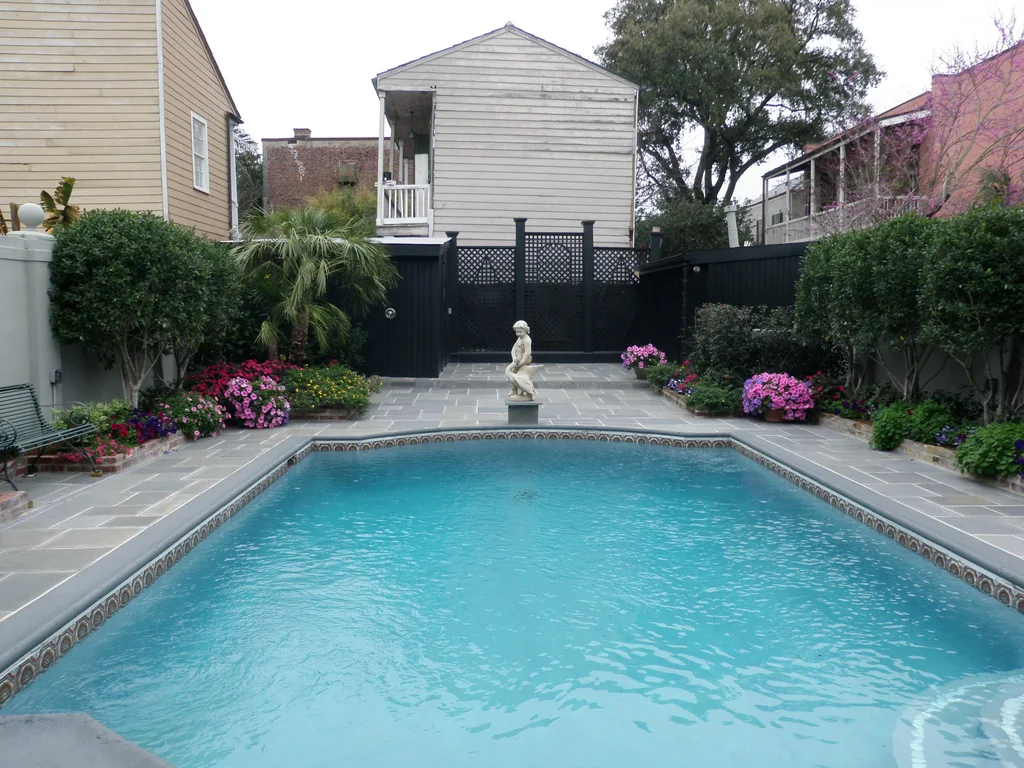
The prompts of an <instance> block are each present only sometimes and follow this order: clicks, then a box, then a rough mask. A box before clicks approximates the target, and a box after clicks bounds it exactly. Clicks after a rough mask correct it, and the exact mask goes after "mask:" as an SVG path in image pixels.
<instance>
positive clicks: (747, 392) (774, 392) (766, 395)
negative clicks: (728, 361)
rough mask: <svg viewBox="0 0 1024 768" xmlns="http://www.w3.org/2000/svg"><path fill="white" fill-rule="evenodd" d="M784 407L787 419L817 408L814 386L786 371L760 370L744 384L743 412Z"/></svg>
mask: <svg viewBox="0 0 1024 768" xmlns="http://www.w3.org/2000/svg"><path fill="white" fill-rule="evenodd" d="M766 408H771V409H773V410H776V411H782V418H783V420H785V421H803V420H804V419H806V418H807V412H808V411H810V410H811V409H813V408H814V398H813V397H812V396H811V386H810V384H809V383H808V382H807V381H806V380H805V381H800V380H799V379H797V378H794V377H793V376H790V375H789V374H786V373H767V372H765V373H759V374H757V375H756V376H751V377H750V378H749V379H747V381H746V382H745V383H744V384H743V411H744V413H762V412H763V411H764V409H766Z"/></svg>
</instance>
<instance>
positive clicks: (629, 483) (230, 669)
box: [4, 441, 1024, 768]
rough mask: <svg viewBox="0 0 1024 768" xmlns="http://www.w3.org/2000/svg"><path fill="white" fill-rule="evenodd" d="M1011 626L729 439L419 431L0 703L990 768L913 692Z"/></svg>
mask: <svg viewBox="0 0 1024 768" xmlns="http://www.w3.org/2000/svg"><path fill="white" fill-rule="evenodd" d="M1022 640H1024V619H1022V618H1021V617H1020V616H1018V615H1016V614H1015V613H1014V612H1013V611H1011V610H1008V609H1006V608H1004V607H1002V606H1001V605H999V604H998V603H997V602H996V601H995V600H992V599H990V598H986V597H984V596H982V595H981V594H980V593H978V592H976V591H975V590H973V589H971V588H970V587H968V586H966V585H965V584H962V583H961V582H959V581H957V580H955V579H953V578H952V577H950V576H948V575H946V574H945V573H943V572H942V571H940V570H938V569H936V568H934V567H933V566H931V565H929V564H928V563H926V562H925V561H923V560H922V559H921V558H919V557H918V556H916V555H913V554H911V553H909V552H907V551H905V550H903V549H901V548H900V547H898V546H897V545H895V544H894V543H893V542H892V541H890V540H888V539H886V538H884V537H882V536H881V535H879V534H876V533H874V532H873V531H871V530H869V529H868V528H866V527H864V526H862V525H860V524H858V523H856V522H855V521H853V520H850V519H849V518H847V517H845V516H844V515H842V514H841V513H839V512H837V511H836V510H834V509H832V508H830V507H828V506H827V505H825V504H824V503H822V502H820V501H818V500H817V499H814V498H813V497H811V496H810V495H809V494H807V493H805V492H803V491H801V490H800V489H798V488H796V487H795V486H793V485H791V484H788V483H786V482H785V481H783V480H782V479H780V478H778V477H777V476H775V475H774V474H772V473H770V472H769V471H767V470H765V469H763V468H762V467H760V466H759V465H757V464H755V463H754V462H752V461H750V460H748V459H746V458H744V457H742V456H740V455H739V454H737V453H735V452H732V451H729V450H724V449H723V450H701V451H697V450H681V449H673V448H666V447H660V446H643V445H609V444H600V443H581V442H566V441H557V442H556V441H543V442H534V441H524V442H519V441H498V442H485V443H457V444H445V445H424V446H416V447H407V448H399V449H393V450H382V451H369V452H363V453H358V454H356V453H337V454H319V455H316V454H315V455H313V456H311V457H310V458H309V459H307V460H306V461H304V462H302V463H301V464H300V465H299V466H298V467H296V468H295V469H293V470H292V471H291V472H289V473H288V474H287V475H286V476H285V477H284V478H283V479H282V480H280V481H279V482H277V483H276V484H275V485H273V486H272V487H271V489H270V490H268V491H267V492H266V493H265V494H264V495H262V496H261V497H259V498H258V499H257V500H256V501H254V502H253V503H252V504H251V505H250V506H249V507H248V508H247V509H246V510H244V511H243V512H242V513H241V514H240V515H239V516H237V517H236V518H234V519H233V520H232V521H231V522H229V523H228V524H227V525H225V526H223V527H222V528H221V529H220V530H218V531H217V532H216V533H215V534H213V535H211V537H210V538H209V539H208V540H207V541H206V542H205V543H204V544H202V545H201V546H200V547H199V548H198V549H196V550H195V552H193V553H192V554H191V555H189V556H188V557H186V558H185V559H184V560H182V561H181V563H179V564H178V565H177V566H175V567H174V568H173V569H171V571H169V572H168V574H167V575H166V576H164V577H163V578H162V579H160V580H159V581H158V582H157V583H156V584H154V586H153V587H152V588H150V589H149V590H146V592H144V593H143V595H142V596H141V597H140V598H138V599H136V600H135V601H133V602H132V603H131V604H130V605H129V606H128V607H127V608H125V609H124V610H122V611H121V612H119V613H118V614H117V615H116V616H115V617H114V618H113V619H111V620H110V621H109V622H108V623H107V624H106V625H105V626H104V627H103V628H102V629H101V630H100V631H99V632H97V633H96V634H95V635H93V636H90V637H89V639H88V640H87V641H86V642H84V643H83V644H82V645H81V646H79V647H77V648H75V649H74V650H73V651H72V652H71V653H70V654H69V655H68V656H67V657H66V658H64V659H62V660H61V661H59V662H58V663H57V664H56V665H55V666H54V667H53V668H52V669H51V670H50V671H49V672H47V673H46V674H44V675H42V676H41V677H40V678H39V680H38V681H36V682H35V683H33V684H32V685H31V686H29V688H27V689H26V690H25V691H24V692H23V693H22V694H19V695H18V696H17V697H15V699H13V700H12V702H11V703H10V704H9V705H8V707H5V709H4V714H24V713H31V712H43V711H85V712H88V713H90V714H91V715H93V716H94V717H96V718H97V719H98V720H100V721H101V722H103V723H104V724H106V725H107V726H109V727H111V728H113V729H114V730H116V731H118V732H119V733H121V734H122V735H123V736H125V737H126V738H129V739H131V740H133V741H135V742H136V743H138V744H140V745H141V746H143V747H145V748H147V749H149V750H151V751H153V752H155V753H156V754H158V755H160V756H161V757H163V758H164V759H166V760H168V761H169V762H171V763H173V764H174V765H176V766H178V768H213V767H215V766H216V767H217V768H227V767H228V766H231V767H239V768H241V767H242V766H245V768H264V767H266V768H269V767H270V766H274V767H275V768H276V767H278V766H288V767H289V768H292V767H294V768H306V767H308V768H320V767H323V768H328V767H331V768H333V767H334V766H346V767H348V768H362V767H364V766H420V767H423V768H442V767H444V768H452V767H454V766H502V767H503V768H555V767H556V766H557V767H558V768H563V767H565V766H580V767H583V766H587V767H588V768H589V767H592V766H601V767H603V766H607V767H608V768H623V767H624V766H653V767H661V766H680V767H682V766H722V767H724V768H736V767H739V766H744V767H746V766H757V767H758V768H772V767H773V766H779V767H780V768H781V767H783V766H785V768H803V767H804V766H807V767H810V766H827V767H828V768H845V767H847V766H850V767H853V766H856V767H857V768H863V767H864V766H871V767H880V768H885V767H886V766H903V765H907V766H909V765H911V764H912V763H911V762H910V756H911V755H912V754H918V755H921V754H925V753H927V752H928V751H929V750H931V753H932V756H930V757H929V761H928V763H927V765H939V764H942V765H946V764H947V763H946V762H942V761H943V760H944V759H947V758H948V760H949V761H950V762H948V764H949V765H961V766H972V765H985V766H989V765H993V766H997V765H999V763H998V762H997V761H996V759H995V758H994V757H993V755H994V753H993V752H992V751H991V750H990V749H989V748H988V747H986V742H985V740H984V738H983V735H982V733H981V729H980V728H979V727H978V726H977V724H976V723H973V722H972V721H970V717H971V715H970V713H967V714H964V713H963V712H958V713H947V712H946V710H948V709H949V707H947V706H946V703H944V702H946V699H943V698H942V697H943V696H946V698H949V696H948V695H947V693H948V692H949V691H956V690H958V686H960V687H962V686H963V685H964V684H965V681H966V684H969V685H975V688H972V689H971V690H975V691H988V690H989V689H988V688H985V686H989V687H990V688H992V687H994V688H995V689H998V688H999V686H1001V685H1003V682H1004V681H1009V682H1007V684H1009V683H1010V682H1012V681H1014V680H1017V679H1019V673H1018V670H1020V668H1021V667H1024V658H1022V655H1024V644H1022V642H1021V641H1022ZM979 681H980V682H979ZM977 686H981V687H980V688H979V687H977ZM1001 690H1002V689H1001ZM1004 692H1005V690H1004ZM979 695H980V694H979ZM994 695H995V694H994V693H985V694H984V695H982V696H981V698H983V699H986V700H987V699H990V698H992V696H994ZM956 701H957V702H960V703H959V704H957V706H961V707H964V706H967V705H966V704H963V697H961V698H960V699H956ZM936 702H938V703H936ZM984 703H985V702H984V701H979V703H978V706H979V707H980V706H981V705H982V704H984ZM929 707H931V709H929ZM944 708H945V709H944ZM933 710H934V711H933ZM915 713H926V714H925V715H920V716H917V715H915ZM947 714H948V716H949V717H957V718H960V720H959V721H958V722H957V723H951V724H949V727H946V725H945V724H943V723H942V722H941V718H942V717H945V716H947ZM947 742H948V744H947ZM934 755H938V757H934ZM914 765H924V763H923V762H921V763H914Z"/></svg>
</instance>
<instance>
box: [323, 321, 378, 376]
mask: <svg viewBox="0 0 1024 768" xmlns="http://www.w3.org/2000/svg"><path fill="white" fill-rule="evenodd" d="M369 340H370V335H369V334H368V333H367V332H366V331H365V330H364V329H363V327H362V326H360V325H353V326H352V327H351V328H349V332H348V335H347V336H345V337H343V338H333V339H331V340H330V342H329V343H328V345H327V349H325V350H324V351H323V352H321V351H320V350H319V349H317V348H315V347H314V348H313V349H312V350H310V352H309V364H310V365H327V364H329V363H331V362H337V363H339V364H341V365H343V366H345V367H346V368H351V369H352V370H354V371H358V370H360V369H361V368H362V365H363V363H364V362H365V359H364V358H363V349H364V348H365V347H366V343H367V342H368V341H369Z"/></svg>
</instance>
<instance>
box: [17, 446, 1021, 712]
mask: <svg viewBox="0 0 1024 768" xmlns="http://www.w3.org/2000/svg"><path fill="white" fill-rule="evenodd" d="M493 439H513V440H514V439H564V440H598V441H607V442H633V443H649V444H660V445H669V446H675V447H683V448H730V449H732V450H736V451H737V452H739V453H741V454H743V455H745V456H747V457H748V458H751V459H753V460H754V461H757V462H758V463H760V464H762V465H763V466H765V467H767V468H768V469H770V470H772V471H774V472H775V473H776V474H778V475H780V476H781V477H783V478H784V479H786V480H788V481H790V482H792V483H794V484H796V485H798V486H800V487H801V488H803V489H804V490H807V491H809V492H811V493H813V494H814V495H815V496H817V497H818V498H819V499H822V500H823V501H825V502H827V503H829V504H830V505H831V506H833V507H835V508H837V509H839V510H840V511H842V512H844V513H845V514H847V515H849V516H851V517H854V518H855V519H857V520H858V521H859V522H861V523H863V524H866V525H869V526H870V527H872V528H874V529H875V530H876V531H878V532H879V533H881V534H883V535H886V536H888V537H889V538H891V539H893V540H894V541H896V542H897V543H899V544H900V545H901V546H904V547H905V548H907V549H910V550H911V551H913V552H917V553H918V554H920V555H922V556H924V557H926V558H927V559H928V560H929V561H931V562H932V563H933V564H935V565H936V566H938V567H941V568H943V569H944V570H946V571H947V572H949V573H950V574H952V575H953V576H956V577H957V578H960V579H961V580H963V581H965V582H967V583H968V584H970V585H972V586H974V587H976V588H978V589H979V590H980V591H981V592H983V593H984V594H987V595H990V596H992V597H996V598H997V599H999V600H1000V602H1002V603H1003V604H1005V605H1007V606H1010V607H1014V608H1016V609H1017V610H1018V611H1019V612H1021V613H1024V565H1022V562H1021V560H1020V559H1019V558H1017V557H1014V556H1013V555H1011V554H1010V553H1008V552H1004V551H1003V550H1001V549H998V548H997V547H995V546H993V545H991V544H987V543H985V542H983V541H980V540H978V539H977V538H975V537H974V536H972V535H971V534H968V533H965V532H963V531H959V530H957V529H955V528H951V527H949V526H947V525H945V524H943V523H941V522H939V521H937V520H935V519H933V518H931V517H929V516H927V515H925V514H924V513H921V512H917V511H915V510H913V509H910V508H909V507H906V506H904V505H902V504H900V503H899V502H897V501H895V500H894V499H890V498H888V497H886V496H884V495H883V494H881V493H879V492H876V491H873V490H871V489H868V488H864V487H862V486H859V485H858V484H857V483H855V482H854V481H852V480H849V479H847V478H844V477H842V476H841V475H839V474H837V473H836V472H834V471H832V470H829V469H825V468H823V467H821V466H819V465H816V464H814V463H812V462H810V461H808V460H806V459H803V458H801V457H799V456H796V455H794V454H791V453H789V452H787V451H786V450H785V449H782V448H780V447H779V446H777V445H775V444H773V443H771V442H769V441H767V440H764V439H762V438H759V437H757V436H756V435H752V434H750V433H745V434H743V436H742V437H738V436H737V435H736V434H735V433H733V432H717V433H710V434H704V435H694V434H687V435H682V434H678V433H672V432H670V431H666V430H656V429H639V428H621V429H620V428H613V427H572V428H566V427H544V426H538V427H525V428H509V427H471V428H438V429H430V430H412V431H409V432H402V433H386V434H378V435H368V436H360V437H316V436H298V435H292V436H289V437H287V438H286V439H284V440H283V441H281V443H279V444H278V445H276V446H274V447H272V448H270V449H268V450H267V451H266V452H265V453H263V454H262V455H260V456H259V457H257V458H256V459H254V460H253V461H251V462H249V463H248V464H246V465H245V466H243V467H240V468H239V469H237V470H236V471H235V472H233V473H232V474H231V475H229V476H228V477H227V478H226V479H225V480H223V481H222V482H220V483H218V484H216V485H214V486H213V487H212V488H210V489H208V490H207V491H204V492H203V493H202V494H200V495H199V496H197V497H196V498H195V499H193V500H191V501H189V502H187V503H186V504H184V505H182V506H181V507H179V508H178V509H176V510H174V511H173V512H172V513H170V514H168V515H167V516H166V517H164V518H163V519H161V520H159V521H158V522H156V523H154V524H153V525H151V526H149V527H148V528H147V529H145V530H144V531H142V532H140V533H139V534H138V535H137V536H135V537H134V538H132V539H130V540H129V541H127V542H125V543H124V544H122V545H121V546H119V547H117V548H116V549H114V550H112V551H111V552H110V553H108V554H107V555H106V556H104V557H102V558H101V559H99V560H97V561H96V562H94V563H92V564H91V565H89V566H87V567H86V568H84V569H83V570H82V571H81V572H80V573H78V574H76V575H75V576H74V577H72V578H70V579H68V580H67V581H65V582H64V583H62V584H60V585H59V586H57V587H55V588H54V589H53V590H51V591H50V592H48V593H47V594H46V595H44V596H43V597H41V598H39V599H38V600H36V601H35V602H33V603H31V604H29V605H27V606H25V607H24V608H23V609H21V610H20V611H18V612H17V613H15V614H14V615H12V616H9V617H8V618H7V619H5V620H4V621H3V622H0V707H2V706H3V704H5V703H6V702H7V701H9V700H10V699H11V698H12V697H13V696H14V695H15V694H16V693H17V692H19V691H20V690H21V689H23V688H24V687H25V686H27V685H29V684H30V683H31V682H32V681H33V680H34V679H35V678H36V677H37V676H38V675H39V674H41V673H42V672H44V671H46V670H47V669H48V668H49V667H50V666H51V665H52V664H53V663H54V662H56V661H57V659H59V658H60V657H61V656H63V655H64V654H65V653H67V652H68V651H70V650H71V649H72V648H73V647H74V646H75V645H76V644H77V643H79V642H81V641H82V640H84V639H85V638H86V637H88V635H89V634H91V633H92V632H93V631H95V630H96V629H98V628H99V627H100V626H102V625H103V623H104V622H105V621H106V620H107V619H108V618H110V617H111V616H113V615H114V614H115V613H116V612H117V611H118V610H119V609H120V608H122V607H124V606H125V605H127V603H129V602H130V601H131V600H132V599H134V598H135V597H136V596H138V595H139V594H140V593H141V592H142V591H143V590H144V589H145V588H146V587H148V586H150V584H152V583H153V581H155V580H156V579H157V578H159V576H161V575H162V574H163V573H164V572H166V570H167V569H168V568H170V567H172V566H173V565H174V564H175V563H176V562H177V561H178V560H180V559H181V558H182V557H184V556H185V555H186V554H188V553H189V552H191V551H192V549H193V548H194V547H195V546H197V545H198V544H199V543H200V542H202V541H203V540H205V539H206V537H207V535H208V534H209V533H210V532H212V531H213V530H215V529H216V528H217V527H219V526H220V525H221V524H222V523H224V522H226V521H227V520H228V519H230V518H231V517H232V516H234V515H235V514H236V513H237V512H238V511H240V510H241V509H243V508H244V507H245V506H246V505H247V504H248V503H249V502H250V501H252V500H253V499H254V498H256V496H258V495H259V494H260V493H262V492H263V491H264V490H266V489H267V488H269V487H270V485H271V484H273V483H274V482H275V481H276V480H277V479H279V478H280V477H281V476H283V475H284V474H285V473H286V472H287V471H288V469H289V468H290V467H292V466H294V465H295V464H297V463H298V462H299V461H301V460H302V459H304V458H305V457H306V456H308V455H310V454H311V453H313V452H329V451H351V450H371V449H377V448H389V447H398V446H404V445H415V444H422V443H440V442H460V441H467V440H493ZM0 711H2V710H0Z"/></svg>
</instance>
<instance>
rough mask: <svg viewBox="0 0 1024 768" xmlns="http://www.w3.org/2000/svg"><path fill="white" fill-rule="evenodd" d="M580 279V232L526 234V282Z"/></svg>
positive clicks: (561, 282)
mask: <svg viewBox="0 0 1024 768" xmlns="http://www.w3.org/2000/svg"><path fill="white" fill-rule="evenodd" d="M582 281H583V235H577V234H572V233H568V234H558V233H555V234H534V235H530V234H527V236H526V283H527V285H529V284H530V283H546V284H551V283H560V284H571V283H580V282H582Z"/></svg>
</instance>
